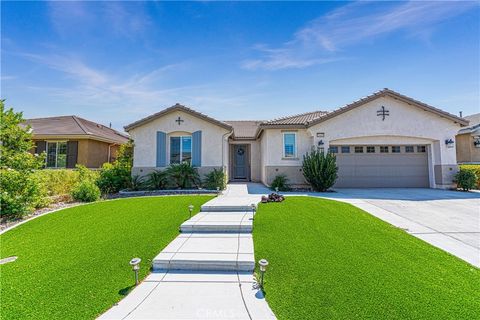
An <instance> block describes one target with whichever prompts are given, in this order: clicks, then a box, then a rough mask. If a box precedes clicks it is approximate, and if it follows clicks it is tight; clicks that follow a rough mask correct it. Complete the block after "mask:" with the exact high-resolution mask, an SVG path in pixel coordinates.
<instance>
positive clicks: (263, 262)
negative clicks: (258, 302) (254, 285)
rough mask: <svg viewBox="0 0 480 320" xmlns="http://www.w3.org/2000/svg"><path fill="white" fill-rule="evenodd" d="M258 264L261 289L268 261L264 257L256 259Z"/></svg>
mask: <svg viewBox="0 0 480 320" xmlns="http://www.w3.org/2000/svg"><path fill="white" fill-rule="evenodd" d="M258 265H259V266H260V289H262V290H263V276H264V274H265V271H267V266H268V261H267V260H266V259H262V260H260V261H258Z"/></svg>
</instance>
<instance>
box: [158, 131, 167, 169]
mask: <svg viewBox="0 0 480 320" xmlns="http://www.w3.org/2000/svg"><path fill="white" fill-rule="evenodd" d="M166 166H167V135H166V134H165V132H162V131H157V167H166Z"/></svg>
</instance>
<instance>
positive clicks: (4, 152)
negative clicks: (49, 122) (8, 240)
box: [0, 100, 48, 217]
mask: <svg viewBox="0 0 480 320" xmlns="http://www.w3.org/2000/svg"><path fill="white" fill-rule="evenodd" d="M23 122H24V119H23V115H22V113H21V112H14V111H13V109H12V108H10V109H7V110H5V105H4V100H0V141H1V143H0V155H1V156H0V206H1V211H0V216H2V217H21V216H23V215H25V214H28V213H29V212H30V211H31V210H33V209H34V208H37V207H41V206H43V205H46V204H47V203H48V201H47V199H46V198H45V195H44V194H43V193H42V189H41V188H40V182H39V180H38V179H37V178H35V177H34V175H33V172H34V170H35V169H40V168H41V167H42V166H43V164H44V160H45V153H43V154H42V155H40V156H39V155H33V154H32V153H30V152H29V151H30V150H32V149H33V142H32V133H31V131H30V128H29V127H28V126H24V125H22V123H23Z"/></svg>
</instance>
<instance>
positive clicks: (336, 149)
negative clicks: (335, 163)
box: [328, 146, 338, 153]
mask: <svg viewBox="0 0 480 320" xmlns="http://www.w3.org/2000/svg"><path fill="white" fill-rule="evenodd" d="M328 151H330V153H338V147H337V146H333V147H330V148H329V149H328Z"/></svg>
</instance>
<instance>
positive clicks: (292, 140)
mask: <svg viewBox="0 0 480 320" xmlns="http://www.w3.org/2000/svg"><path fill="white" fill-rule="evenodd" d="M296 156H297V134H296V133H294V132H288V133H287V132H286V133H284V134H283V157H284V158H295V157H296Z"/></svg>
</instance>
